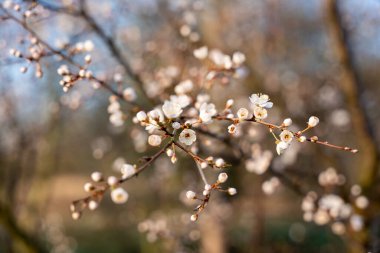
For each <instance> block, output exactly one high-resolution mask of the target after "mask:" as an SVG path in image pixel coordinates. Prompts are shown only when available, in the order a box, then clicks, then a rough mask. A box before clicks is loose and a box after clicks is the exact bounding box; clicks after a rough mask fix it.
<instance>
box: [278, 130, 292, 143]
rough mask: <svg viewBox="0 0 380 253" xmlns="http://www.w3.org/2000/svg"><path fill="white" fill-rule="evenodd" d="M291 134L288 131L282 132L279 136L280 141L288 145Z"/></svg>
mask: <svg viewBox="0 0 380 253" xmlns="http://www.w3.org/2000/svg"><path fill="white" fill-rule="evenodd" d="M293 137H294V135H293V133H292V132H290V131H289V130H284V131H282V132H281V134H280V138H281V141H283V142H285V143H287V144H289V143H290V142H291V141H292V140H293Z"/></svg>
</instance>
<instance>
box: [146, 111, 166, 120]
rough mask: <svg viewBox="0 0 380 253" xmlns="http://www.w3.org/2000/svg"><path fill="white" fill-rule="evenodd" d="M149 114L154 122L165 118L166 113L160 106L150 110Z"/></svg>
mask: <svg viewBox="0 0 380 253" xmlns="http://www.w3.org/2000/svg"><path fill="white" fill-rule="evenodd" d="M148 116H149V118H150V119H151V120H152V121H153V122H154V123H158V122H162V121H163V120H164V114H163V113H162V111H161V110H160V109H158V108H156V109H154V110H152V111H150V112H148Z"/></svg>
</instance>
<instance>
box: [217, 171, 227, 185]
mask: <svg viewBox="0 0 380 253" xmlns="http://www.w3.org/2000/svg"><path fill="white" fill-rule="evenodd" d="M227 179H228V175H227V173H224V172H223V173H220V174H219V176H218V182H220V183H224V182H226V181H227Z"/></svg>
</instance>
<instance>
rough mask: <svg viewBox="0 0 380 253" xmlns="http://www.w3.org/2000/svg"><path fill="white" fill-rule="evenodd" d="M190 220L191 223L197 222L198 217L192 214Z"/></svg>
mask: <svg viewBox="0 0 380 253" xmlns="http://www.w3.org/2000/svg"><path fill="white" fill-rule="evenodd" d="M190 220H191V221H197V220H198V215H197V214H193V215H191V216H190Z"/></svg>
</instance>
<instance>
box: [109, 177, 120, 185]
mask: <svg viewBox="0 0 380 253" xmlns="http://www.w3.org/2000/svg"><path fill="white" fill-rule="evenodd" d="M107 183H108V185H109V186H115V185H117V184H118V183H119V180H118V179H117V178H116V177H114V176H110V177H108V178H107Z"/></svg>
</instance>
